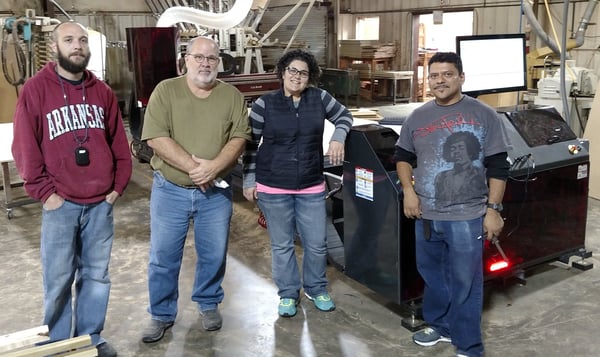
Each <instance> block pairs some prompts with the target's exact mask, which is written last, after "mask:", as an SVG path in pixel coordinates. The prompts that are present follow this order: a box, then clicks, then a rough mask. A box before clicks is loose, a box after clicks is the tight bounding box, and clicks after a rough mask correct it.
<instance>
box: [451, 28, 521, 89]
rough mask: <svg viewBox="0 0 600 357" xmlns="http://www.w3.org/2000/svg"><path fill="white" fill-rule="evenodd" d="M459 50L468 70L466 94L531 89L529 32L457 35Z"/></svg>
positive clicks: (457, 48)
mask: <svg viewBox="0 0 600 357" xmlns="http://www.w3.org/2000/svg"><path fill="white" fill-rule="evenodd" d="M456 53H457V54H458V55H459V56H460V58H461V60H462V63H463V71H464V73H465V83H464V84H463V86H462V91H463V93H465V94H467V95H470V96H474V97H476V96H478V95H480V94H490V93H503V92H513V91H519V90H527V77H526V75H527V67H526V64H525V55H526V54H525V34H501V35H477V36H457V37H456Z"/></svg>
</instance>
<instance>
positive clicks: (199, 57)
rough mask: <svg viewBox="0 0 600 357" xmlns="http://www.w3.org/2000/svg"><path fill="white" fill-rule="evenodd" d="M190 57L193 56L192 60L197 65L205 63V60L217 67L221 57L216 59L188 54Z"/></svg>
mask: <svg viewBox="0 0 600 357" xmlns="http://www.w3.org/2000/svg"><path fill="white" fill-rule="evenodd" d="M188 56H191V57H192V58H194V60H195V61H196V63H202V62H204V60H207V61H208V64H210V65H215V64H217V63H218V62H219V57H215V56H204V55H193V54H188Z"/></svg>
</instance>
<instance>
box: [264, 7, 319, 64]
mask: <svg viewBox="0 0 600 357" xmlns="http://www.w3.org/2000/svg"><path fill="white" fill-rule="evenodd" d="M306 8H307V6H306V5H302V6H300V7H299V8H298V9H297V10H296V11H294V13H293V14H292V15H290V17H289V18H287V20H286V21H285V22H283V23H282V24H281V26H280V27H279V28H278V29H277V30H276V31H274V32H273V34H272V35H271V36H270V37H269V39H270V40H275V39H279V41H280V42H284V44H282V45H279V46H277V47H263V50H262V52H263V62H264V64H265V69H268V68H269V67H271V66H274V65H275V64H276V63H277V61H278V60H279V57H281V55H282V54H283V51H284V50H285V45H286V44H287V42H288V41H289V40H290V39H291V37H292V35H293V33H294V31H295V30H296V27H297V25H298V24H299V23H300V19H301V18H302V17H303V16H304V13H305V10H306ZM291 9H292V7H291V6H290V7H288V6H283V7H276V8H268V9H267V11H265V14H264V15H263V19H262V22H261V26H260V32H261V33H262V34H264V33H267V32H268V31H269V30H270V29H271V28H273V26H275V24H276V23H277V22H278V21H279V20H280V19H281V18H283V17H284V16H285V15H286V14H287V13H288V12H289V11H290V10H291ZM327 33H328V31H327V8H326V7H323V6H319V7H317V6H313V8H312V9H310V13H309V14H308V16H307V17H306V20H305V21H304V24H303V25H302V28H301V29H300V31H299V32H298V34H297V36H296V39H295V41H294V42H295V43H298V44H299V45H303V44H305V45H306V46H307V47H308V50H310V52H311V53H312V54H313V55H315V57H316V58H317V61H318V62H319V64H321V65H323V66H325V65H326V64H327ZM290 48H294V47H290Z"/></svg>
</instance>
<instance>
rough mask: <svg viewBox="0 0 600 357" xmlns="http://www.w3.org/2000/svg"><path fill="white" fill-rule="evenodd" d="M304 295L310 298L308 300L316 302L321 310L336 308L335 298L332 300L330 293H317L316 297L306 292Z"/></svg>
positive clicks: (316, 305)
mask: <svg viewBox="0 0 600 357" xmlns="http://www.w3.org/2000/svg"><path fill="white" fill-rule="evenodd" d="M304 295H306V297H307V298H308V300H310V301H312V302H314V303H315V307H316V308H317V309H319V310H321V311H333V310H335V304H334V303H333V300H331V296H329V294H328V293H324V294H321V295H317V296H315V297H314V298H313V297H312V296H310V295H308V294H307V293H306V292H304Z"/></svg>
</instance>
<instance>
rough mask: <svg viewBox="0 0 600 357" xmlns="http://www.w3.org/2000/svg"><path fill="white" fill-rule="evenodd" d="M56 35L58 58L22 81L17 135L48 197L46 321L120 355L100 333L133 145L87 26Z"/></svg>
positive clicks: (103, 352) (61, 28) (16, 148)
mask: <svg viewBox="0 0 600 357" xmlns="http://www.w3.org/2000/svg"><path fill="white" fill-rule="evenodd" d="M52 40H53V43H52V49H53V50H54V52H55V53H56V59H57V61H56V62H52V63H49V64H47V65H46V66H45V67H44V68H43V69H42V70H41V71H40V72H38V73H37V74H36V75H35V76H34V77H32V78H30V79H29V80H28V81H27V82H26V83H25V85H24V86H23V89H22V91H21V93H20V95H19V99H18V102H17V108H16V111H15V116H14V139H13V144H12V153H13V156H14V158H15V164H16V166H17V169H18V171H19V175H20V176H21V177H22V178H23V180H24V182H25V183H24V188H25V190H26V191H27V194H28V195H29V196H31V197H32V198H34V199H37V200H40V201H41V202H42V203H43V209H42V227H41V247H40V250H41V259H42V273H43V284H44V324H45V325H48V327H49V329H50V340H51V341H56V340H63V339H67V338H70V337H72V336H71V331H72V330H73V331H74V335H75V336H80V335H87V334H89V335H91V337H92V343H93V344H94V345H95V346H96V348H97V349H98V356H100V357H105V356H116V355H117V352H116V351H115V349H114V348H113V347H112V346H111V345H109V344H108V343H107V342H106V341H105V340H104V338H102V337H101V336H100V333H101V332H102V330H103V328H104V321H105V318H106V309H107V306H108V297H109V293H110V278H109V274H108V264H109V261H110V253H111V249H112V242H113V235H114V229H113V205H114V203H115V201H116V200H117V199H118V198H119V196H120V195H122V194H123V191H124V190H125V187H126V186H127V184H128V182H129V179H130V177H131V170H132V167H131V154H130V151H129V145H128V141H127V137H126V134H125V130H124V127H123V122H122V119H121V113H120V111H119V107H118V102H117V99H116V96H115V94H114V93H113V92H112V90H111V89H110V88H109V87H108V86H107V85H106V84H105V83H104V82H102V81H100V80H99V79H98V78H96V76H95V75H94V74H93V73H92V72H90V71H89V70H87V69H86V67H87V64H88V62H89V59H90V48H89V44H88V32H87V30H86V29H85V28H84V27H83V26H82V25H80V24H78V23H75V22H65V23H62V24H60V25H58V26H57V27H56V28H55V29H54V32H53V34H52ZM73 282H75V296H72V294H71V287H72V285H73ZM73 325H74V326H73Z"/></svg>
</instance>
